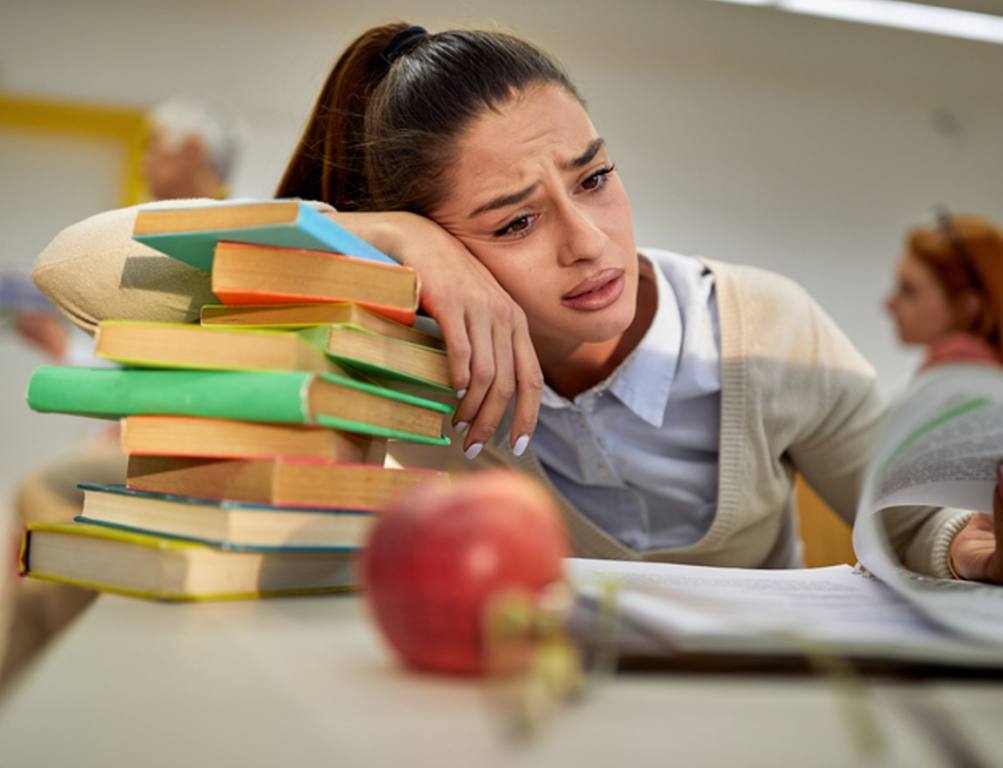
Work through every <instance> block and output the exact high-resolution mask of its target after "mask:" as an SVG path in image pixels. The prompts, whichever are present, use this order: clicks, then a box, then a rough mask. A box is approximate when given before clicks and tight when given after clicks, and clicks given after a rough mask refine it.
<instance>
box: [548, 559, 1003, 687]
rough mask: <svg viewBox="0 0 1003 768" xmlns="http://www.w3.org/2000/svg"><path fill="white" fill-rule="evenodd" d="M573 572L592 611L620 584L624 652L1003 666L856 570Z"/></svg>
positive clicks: (593, 567) (591, 568)
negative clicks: (609, 588)
mask: <svg viewBox="0 0 1003 768" xmlns="http://www.w3.org/2000/svg"><path fill="white" fill-rule="evenodd" d="M566 572H567V574H568V577H569V579H570V580H571V582H572V583H573V585H574V586H575V589H576V592H577V593H578V594H579V596H580V597H581V598H585V599H586V600H589V601H590V603H591V607H592V608H593V609H594V608H595V607H596V606H598V604H599V603H600V602H601V601H602V599H603V598H602V593H603V590H604V586H608V585H610V584H613V583H615V585H616V592H615V601H616V606H615V611H616V615H617V621H618V624H619V627H618V636H619V637H620V638H621V641H620V642H619V643H618V645H619V646H620V647H621V650H626V651H630V650H638V651H639V652H642V653H643V654H646V655H651V654H653V653H657V652H658V650H659V649H660V650H661V651H662V652H663V653H673V652H674V653H694V652H695V653H720V654H728V653H743V654H750V653H751V654H763V655H778V654H783V655H798V656H802V655H830V656H840V657H844V658H862V659H890V660H896V661H915V662H930V663H954V664H959V665H986V666H997V667H998V666H1003V650H1000V649H998V648H989V647H986V646H983V645H981V644H976V643H971V642H970V641H967V640H965V639H964V638H960V637H958V636H957V635H956V634H955V633H954V632H951V631H950V630H948V629H945V628H944V627H942V626H940V625H938V624H936V623H934V622H932V621H930V620H928V619H927V618H926V617H925V616H924V615H923V614H922V613H921V612H919V611H917V610H915V609H914V608H913V607H912V605H911V604H910V602H908V601H906V600H904V599H903V598H902V597H900V596H899V595H898V594H896V593H895V592H894V591H892V590H891V589H889V588H888V587H886V586H885V585H884V584H882V583H881V582H880V581H878V580H877V579H875V578H872V577H870V576H868V575H866V574H865V573H864V572H862V571H861V570H859V569H853V568H851V567H850V566H848V565H838V566H832V567H828V568H805V569H796V570H759V569H749V568H715V567H709V566H694V565H675V564H669V563H640V562H631V561H620V560H587V559H579V558H573V559H569V560H567V561H566ZM584 610H588V608H585V609H584ZM624 637H626V638H633V639H632V640H628V642H626V643H624V642H623V641H622V638H624ZM640 637H646V638H647V642H642V641H640V640H639V638H640ZM625 645H626V646H627V647H626V648H624V646H625Z"/></svg>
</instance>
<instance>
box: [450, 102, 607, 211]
mask: <svg viewBox="0 0 1003 768" xmlns="http://www.w3.org/2000/svg"><path fill="white" fill-rule="evenodd" d="M597 138H598V135H597V133H596V130H595V127H594V126H593V125H592V121H591V120H590V119H589V116H588V113H587V112H586V111H585V109H584V108H583V107H582V105H581V104H580V103H579V102H578V100H577V99H576V98H575V97H574V96H572V95H571V94H569V93H568V92H567V91H566V90H564V89H563V88H561V87H560V86H554V85H547V86H537V87H534V88H532V89H530V90H529V91H525V92H521V93H519V94H517V95H515V96H513V98H512V99H511V100H509V101H508V102H506V103H504V104H502V105H500V106H499V107H497V108H496V109H493V110H488V111H485V112H484V113H483V114H482V115H480V116H479V117H477V118H476V119H475V120H474V121H473V123H471V125H470V126H469V127H468V128H467V129H466V130H465V131H464V132H463V134H462V135H461V136H460V139H459V141H458V142H457V147H456V149H457V151H456V154H455V155H454V166H453V168H454V173H453V183H454V188H457V189H456V190H455V191H457V192H460V191H461V190H462V194H463V195H471V194H476V193H477V191H482V190H485V189H486V188H494V187H497V186H498V185H499V184H501V185H505V184H518V183H519V182H521V181H525V180H526V177H527V176H528V175H532V174H534V173H535V172H536V171H537V170H538V169H539V168H540V167H541V166H544V165H546V166H552V165H556V166H559V167H563V166H566V165H568V164H570V163H572V162H573V161H574V160H576V159H577V158H579V157H581V156H582V155H583V153H585V152H587V150H588V149H589V148H590V146H591V145H593V144H594V143H595V142H596V140H597Z"/></svg>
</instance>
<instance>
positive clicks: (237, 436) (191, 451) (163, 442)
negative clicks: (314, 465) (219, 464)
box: [121, 416, 387, 466]
mask: <svg viewBox="0 0 1003 768" xmlns="http://www.w3.org/2000/svg"><path fill="white" fill-rule="evenodd" d="M121 426H122V429H121V446H122V452H123V453H125V454H128V455H132V454H136V455H147V456H149V455H154V456H192V457H195V458H204V459H274V458H278V457H280V456H284V457H287V458H296V457H300V458H317V459H329V460H331V461H341V462H346V463H349V464H377V465H379V466H383V462H384V459H385V458H386V448H387V443H386V440H383V439H381V438H376V437H370V436H368V435H360V434H356V433H352V432H342V431H340V430H337V429H327V428H326V427H305V426H300V425H296V424H268V423H266V422H257V421H236V420H233V419H203V418H195V417H189V416H127V417H126V418H124V419H122V425H121Z"/></svg>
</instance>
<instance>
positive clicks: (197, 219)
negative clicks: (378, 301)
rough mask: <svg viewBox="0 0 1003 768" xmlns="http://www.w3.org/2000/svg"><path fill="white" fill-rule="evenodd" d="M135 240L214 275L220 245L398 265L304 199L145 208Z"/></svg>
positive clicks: (135, 228) (134, 230) (139, 220)
mask: <svg viewBox="0 0 1003 768" xmlns="http://www.w3.org/2000/svg"><path fill="white" fill-rule="evenodd" d="M133 239H135V240H138V241H139V242H141V243H143V244H145V245H148V246H150V247H151V248H155V249H156V250H158V251H160V252H162V253H166V254H167V255H168V256H170V257H172V258H175V259H177V260H179V261H183V262H185V263H186V264H189V265H191V266H193V267H196V268H198V269H201V270H205V271H206V272H208V271H211V270H212V261H213V253H214V250H215V248H216V243H217V242H219V241H228V242H233V243H248V244H252V245H265V246H274V247H280V248H306V249H309V250H315V251H327V252H329V253H341V254H344V255H346V256H354V257H356V258H360V259H370V260H372V261H378V262H383V263H386V264H394V265H396V264H397V262H396V261H394V260H393V259H391V258H390V257H389V256H387V255H386V254H384V253H382V252H380V251H379V250H377V249H376V248H374V247H373V246H371V245H370V244H369V243H367V242H365V241H364V240H361V239H360V238H358V237H356V236H355V235H353V234H352V233H351V232H349V231H348V230H346V229H344V228H343V227H341V226H339V225H338V224H335V223H334V222H333V221H331V220H330V219H329V218H327V217H326V216H324V215H323V214H322V213H319V212H318V211H316V210H314V209H313V208H312V207H311V206H309V205H307V204H306V203H304V202H302V201H299V200H272V201H267V202H252V203H216V204H213V205H211V206H203V207H191V208H161V207H157V208H146V209H140V210H139V211H138V212H137V214H136V223H135V226H134V228H133Z"/></svg>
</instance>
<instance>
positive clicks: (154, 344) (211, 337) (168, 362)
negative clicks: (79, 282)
mask: <svg viewBox="0 0 1003 768" xmlns="http://www.w3.org/2000/svg"><path fill="white" fill-rule="evenodd" d="M94 353H95V354H96V355H98V356H99V357H103V358H105V359H106V360H113V361H115V362H117V363H122V364H123V365H130V366H137V367H142V368H196V369H204V370H220V371H228V370H246V371H267V370H292V371H330V372H331V373H340V374H342V375H345V376H347V375H348V374H347V373H346V372H345V371H344V369H342V368H341V367H340V366H339V365H338V364H337V363H335V362H333V361H332V360H330V359H329V358H328V357H327V356H326V355H324V354H323V353H322V352H321V351H320V350H318V348H317V345H316V344H310V343H308V342H307V341H305V340H304V339H303V338H300V337H299V336H298V335H297V334H295V333H288V332H284V331H263V330H246V329H231V328H203V327H201V326H198V325H191V324H186V323H153V322H132V321H126V320H105V321H103V322H101V323H100V324H99V325H98V330H97V334H96V335H95V337H94Z"/></svg>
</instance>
